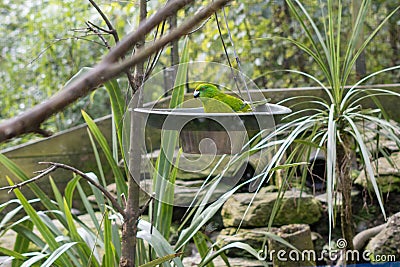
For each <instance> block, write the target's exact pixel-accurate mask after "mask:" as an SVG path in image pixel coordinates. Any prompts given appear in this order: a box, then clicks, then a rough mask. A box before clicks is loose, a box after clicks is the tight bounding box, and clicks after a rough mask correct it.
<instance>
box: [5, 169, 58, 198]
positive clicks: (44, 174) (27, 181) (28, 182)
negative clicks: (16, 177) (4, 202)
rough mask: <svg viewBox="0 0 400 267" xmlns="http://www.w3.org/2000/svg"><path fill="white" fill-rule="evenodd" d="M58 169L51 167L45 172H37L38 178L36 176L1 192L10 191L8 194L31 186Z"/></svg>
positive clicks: (7, 187) (6, 187)
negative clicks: (28, 185)
mask: <svg viewBox="0 0 400 267" xmlns="http://www.w3.org/2000/svg"><path fill="white" fill-rule="evenodd" d="M56 169H57V167H55V166H51V167H49V168H47V169H45V170H42V171H39V172H37V173H39V175H37V176H35V177H33V178H31V179H29V180H26V181H23V182H21V183H18V184H15V185H10V186H4V187H1V188H0V191H3V190H8V193H11V192H12V191H13V190H14V189H17V188H18V189H21V188H22V187H23V186H25V185H27V184H30V183H33V182H35V181H37V180H39V179H41V178H43V177H44V176H46V175H47V174H49V173H51V172H53V171H55V170H56Z"/></svg>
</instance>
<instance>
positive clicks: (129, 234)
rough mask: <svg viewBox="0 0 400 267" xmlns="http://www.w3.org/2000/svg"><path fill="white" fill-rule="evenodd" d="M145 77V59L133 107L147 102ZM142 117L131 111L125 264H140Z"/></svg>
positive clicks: (136, 82)
mask: <svg viewBox="0 0 400 267" xmlns="http://www.w3.org/2000/svg"><path fill="white" fill-rule="evenodd" d="M146 17H147V3H146V0H140V16H139V25H140V24H141V23H142V22H144V20H145V19H146ZM144 43H145V36H142V38H141V39H140V41H139V42H138V43H137V44H136V51H139V50H140V49H142V48H143V47H144ZM143 77H144V66H143V62H142V63H140V64H137V65H136V67H135V76H134V88H132V89H133V90H132V91H133V92H136V95H134V99H133V101H132V103H131V106H130V108H132V109H133V108H136V107H141V106H143V99H142V94H143V92H142V90H141V89H142V88H141V86H142V83H143ZM142 124H143V123H142V119H141V118H140V117H139V116H137V115H136V114H135V112H131V129H130V148H129V153H128V155H129V163H128V169H129V175H128V200H127V203H126V210H125V213H126V217H125V221H124V223H123V225H122V244H121V245H122V248H121V249H122V251H121V254H122V255H121V259H120V262H119V266H121V267H134V266H135V265H136V243H137V237H136V235H137V223H138V218H139V216H140V206H139V204H140V203H139V193H140V186H139V183H140V173H141V159H142V153H143V149H142V146H143V144H142V142H143V139H144V136H143V128H142Z"/></svg>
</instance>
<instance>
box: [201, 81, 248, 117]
mask: <svg viewBox="0 0 400 267" xmlns="http://www.w3.org/2000/svg"><path fill="white" fill-rule="evenodd" d="M193 96H194V98H197V97H200V100H201V103H202V104H203V107H204V112H206V113H226V112H248V111H252V109H251V107H250V106H249V104H247V103H245V102H244V101H243V100H241V99H239V98H237V97H234V96H230V95H227V94H225V93H223V92H221V91H220V90H219V89H218V88H217V87H216V86H215V85H213V84H209V83H203V84H200V85H198V86H197V87H196V89H195V91H194V93H193Z"/></svg>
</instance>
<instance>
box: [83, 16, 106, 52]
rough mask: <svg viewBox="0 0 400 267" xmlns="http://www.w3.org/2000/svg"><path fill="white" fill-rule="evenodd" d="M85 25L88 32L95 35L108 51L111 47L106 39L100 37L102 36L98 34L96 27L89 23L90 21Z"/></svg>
mask: <svg viewBox="0 0 400 267" xmlns="http://www.w3.org/2000/svg"><path fill="white" fill-rule="evenodd" d="M85 24H86V26H88V29H89V30H90V31H92V32H93V33H94V34H96V35H97V36H98V37H99V38H100V39H101V41H102V42H103V43H104V45H105V46H106V47H107V48H108V49H111V46H110V44H109V43H108V41H107V40H106V38H104V37H103V35H102V34H101V33H100V31H99V30H98V29H99V27H98V26H96V25H95V24H93V23H91V22H90V21H86V22H85ZM100 29H101V28H100Z"/></svg>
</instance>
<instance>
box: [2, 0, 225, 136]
mask: <svg viewBox="0 0 400 267" xmlns="http://www.w3.org/2000/svg"><path fill="white" fill-rule="evenodd" d="M229 1H230V0H216V1H214V2H212V3H211V4H210V5H208V6H207V7H205V8H203V9H202V10H200V11H199V12H197V13H196V14H195V15H193V16H192V17H191V18H190V19H188V20H187V21H185V22H184V23H182V25H180V26H179V27H177V28H176V29H175V30H173V31H171V32H170V33H169V34H168V35H165V36H163V37H162V38H160V39H158V40H157V41H156V42H154V43H153V44H152V45H151V46H149V47H147V48H146V49H143V50H142V51H140V52H139V53H137V54H135V55H134V56H132V57H131V58H128V59H125V60H124V61H122V62H120V63H119V62H118V59H120V58H121V56H123V55H125V53H126V52H128V51H129V50H130V49H131V48H132V47H134V45H135V44H136V43H137V42H138V40H140V38H141V37H142V36H143V35H145V34H146V33H149V32H150V31H151V30H152V29H153V28H154V27H155V26H157V25H158V24H159V23H160V22H162V21H163V20H164V19H166V18H167V17H169V16H170V15H172V14H174V13H175V12H176V11H177V10H179V9H181V8H182V7H184V6H185V5H187V4H189V3H191V2H193V0H174V1H171V2H169V3H168V4H167V5H166V6H165V7H164V8H162V9H160V10H159V11H158V12H156V13H155V14H154V15H153V16H152V17H151V18H149V19H148V20H147V21H145V22H144V23H142V24H141V26H140V27H139V28H138V29H137V30H136V31H135V32H133V33H131V34H129V35H127V36H126V38H124V39H123V40H122V41H120V42H119V43H118V44H117V45H116V46H115V47H114V48H113V49H111V50H110V52H109V53H108V54H107V55H106V56H105V57H104V59H103V60H102V61H101V62H100V63H99V64H97V65H96V66H95V67H94V68H93V69H92V70H91V71H89V72H88V73H86V74H85V75H82V77H81V78H79V79H77V80H76V81H74V82H72V83H70V84H68V85H67V86H66V87H65V88H64V89H63V90H61V91H60V92H59V93H58V94H56V95H54V96H52V97H51V98H49V99H48V100H47V101H45V102H43V103H41V104H39V105H37V106H35V107H33V108H32V109H30V110H27V111H26V112H24V113H22V114H20V115H19V116H17V117H14V118H11V119H8V120H5V121H4V122H2V123H1V124H0V142H2V141H5V140H8V139H11V138H13V137H15V136H19V135H21V134H25V133H30V132H33V131H35V130H37V129H38V128H40V127H39V126H40V125H41V124H42V123H43V122H44V121H45V120H46V119H48V118H49V117H50V116H52V115H53V114H55V113H57V112H59V111H61V110H63V109H64V108H65V107H67V106H68V105H69V104H71V103H73V102H75V101H76V100H77V99H79V98H81V97H83V96H85V95H87V94H88V93H90V92H91V91H93V90H95V89H96V87H97V86H99V85H100V84H102V83H104V82H106V81H108V80H110V79H112V78H114V77H116V76H118V75H119V74H121V73H122V72H124V71H125V70H127V69H129V68H130V67H132V66H134V65H136V64H137V63H139V62H142V61H144V60H145V59H146V58H147V57H148V56H150V55H151V54H153V53H154V52H156V51H158V50H159V49H161V48H162V47H164V46H165V45H167V44H168V43H169V42H171V41H173V40H176V39H179V38H180V37H182V36H183V35H185V34H186V33H188V32H190V30H191V29H192V28H193V27H195V26H196V25H197V24H198V23H199V22H201V21H202V20H204V19H206V18H208V17H209V16H210V15H212V14H213V13H214V12H215V11H216V10H218V9H219V8H221V7H222V6H223V5H225V4H226V3H228V2H229Z"/></svg>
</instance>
